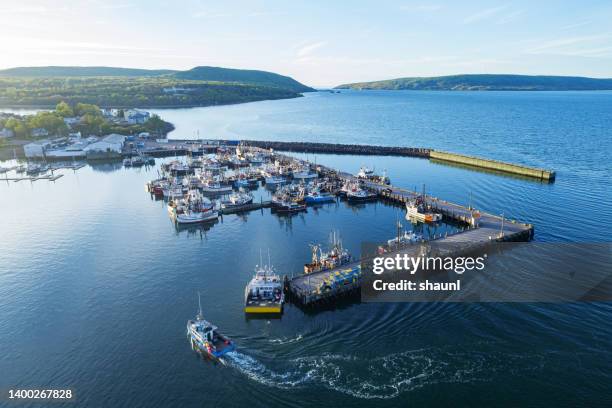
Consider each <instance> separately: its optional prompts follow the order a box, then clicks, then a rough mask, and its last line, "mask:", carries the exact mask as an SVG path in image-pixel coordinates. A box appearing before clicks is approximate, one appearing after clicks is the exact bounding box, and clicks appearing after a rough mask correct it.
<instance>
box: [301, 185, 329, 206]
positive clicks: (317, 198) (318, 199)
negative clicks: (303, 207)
mask: <svg viewBox="0 0 612 408" xmlns="http://www.w3.org/2000/svg"><path fill="white" fill-rule="evenodd" d="M335 200H336V197H334V196H333V195H332V194H330V193H323V192H321V191H320V190H319V189H318V188H317V189H313V190H311V191H309V192H308V194H306V195H305V196H304V201H306V203H307V204H320V203H331V202H334V201H335Z"/></svg>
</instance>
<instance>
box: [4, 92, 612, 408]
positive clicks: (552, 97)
mask: <svg viewBox="0 0 612 408" xmlns="http://www.w3.org/2000/svg"><path fill="white" fill-rule="evenodd" d="M160 114H161V115H162V117H164V118H165V119H167V120H170V121H171V122H173V123H175V125H176V126H177V129H176V131H175V132H174V133H173V134H172V135H171V137H177V138H178V137H184V138H193V137H194V135H197V134H198V130H199V136H200V137H203V138H215V137H220V138H253V139H270V140H304V139H306V140H313V141H336V142H339V143H343V142H344V143H377V144H385V145H407V146H424V147H433V148H440V149H445V150H450V151H455V152H462V153H470V154H476V155H482V156H485V157H490V158H496V159H501V160H510V161H515V162H520V163H525V164H529V165H536V166H542V167H548V168H552V169H554V170H556V171H557V180H556V182H555V183H553V184H543V183H540V182H534V181H530V180H525V179H520V178H514V177H507V176H500V175H495V174H490V173H483V172H479V171H474V170H469V169H464V168H457V167H454V166H448V165H441V164H435V163H432V162H429V161H427V160H423V159H409V158H390V157H383V158H379V157H351V156H330V155H317V156H316V160H317V162H319V163H325V164H330V165H333V166H334V167H339V168H342V169H344V170H349V171H356V170H357V169H358V167H359V166H360V165H361V164H367V165H370V166H375V167H376V169H377V170H382V169H387V171H388V173H389V175H390V177H391V179H392V181H393V182H394V183H395V184H398V185H402V186H405V187H414V186H415V185H416V186H417V188H419V189H420V188H421V184H423V183H425V185H426V188H427V190H428V192H430V193H431V194H434V195H437V196H439V197H441V198H444V199H448V200H452V201H457V202H462V203H467V202H468V197H469V195H470V191H471V192H472V197H473V198H472V200H473V204H474V205H476V206H477V207H478V208H481V209H484V210H487V211H490V212H495V213H502V212H503V213H504V214H505V215H506V216H507V217H509V218H516V219H520V220H522V221H527V222H532V223H534V224H535V228H536V236H535V239H536V240H538V241H542V242H573V241H580V242H593V241H595V242H609V241H610V231H611V230H612V228H611V227H612V221H610V220H611V216H612V210H611V208H612V198H611V196H610V187H609V186H610V162H611V160H610V152H611V151H612V137H611V134H610V132H611V126H610V123H612V121H611V119H612V93H607V92H593V93H590V92H584V93H572V92H567V93H566V92H555V93H552V92H551V93H512V92H506V93H484V92H483V93H445V92H431V93H426V92H424V93H420V92H343V93H341V94H329V93H317V94H310V95H308V96H306V97H304V98H299V99H293V100H285V101H270V102H257V103H250V104H243V105H234V106H225V107H214V108H198V109H182V110H165V111H161V112H160ZM309 158H310V159H311V160H315V157H314V156H313V155H309ZM159 162H160V161H159V160H158V164H159ZM2 165H7V163H2ZM61 172H62V173H63V174H65V175H64V177H62V178H61V179H59V180H58V181H57V182H55V183H49V182H47V181H37V182H34V183H29V182H28V183H24V182H20V183H13V182H2V183H0V197H1V198H2V200H1V201H0V214H2V215H1V216H0V221H1V222H0V232H1V235H0V317H1V319H0V350H2V353H1V354H0V372H1V373H2V374H1V375H0V389H4V388H6V387H16V386H18V387H28V386H29V387H41V386H44V387H58V388H60V387H72V388H74V390H75V393H76V395H77V399H76V406H86V407H107V406H125V407H157V406H184V407H190V406H193V407H201V406H206V407H208V406H221V407H243V406H247V405H248V406H253V407H264V406H265V407H270V406H295V407H303V406H322V405H323V404H329V405H340V404H341V405H344V406H383V407H395V406H398V407H399V406H402V407H403V406H407V405H415V406H432V405H433V406H435V405H453V406H483V405H485V406H523V405H530V406H550V405H555V406H576V405H586V406H609V405H610V404H612V397H611V396H612V386H611V385H610V384H612V374H611V371H610V367H611V366H612V352H611V350H612V340H611V339H612V327H611V326H612V324H611V323H610V322H611V318H612V306H611V305H610V304H606V303H599V304H584V303H571V304H372V303H370V304H360V303H355V302H343V303H341V304H340V305H338V307H337V308H335V309H329V310H322V311H320V312H318V313H314V312H310V311H304V310H301V309H299V308H297V307H294V306H292V305H288V307H287V310H286V312H285V314H284V316H283V318H282V319H281V320H247V319H245V317H244V315H243V313H242V307H241V306H242V299H243V291H244V285H245V284H246V282H247V280H248V279H249V278H250V276H251V274H252V268H253V267H254V265H255V264H256V263H257V262H258V259H259V251H260V249H263V250H264V251H266V250H267V249H268V248H269V249H270V254H271V258H272V262H273V263H274V265H275V266H276V268H277V270H278V271H279V272H281V273H287V274H291V273H296V272H299V271H300V270H301V269H302V265H303V263H304V262H306V261H307V260H308V258H309V252H310V249H309V247H308V244H309V243H312V242H325V241H326V240H327V236H328V234H329V232H330V231H331V230H332V229H336V230H338V231H339V232H340V234H341V235H342V237H343V240H344V242H345V244H346V246H347V247H348V248H349V249H350V250H351V251H353V252H354V253H358V251H359V248H360V243H361V242H362V241H377V240H384V239H388V238H390V237H392V236H393V234H394V232H393V224H394V222H395V220H396V219H397V218H398V217H400V216H401V215H402V214H401V211H400V210H399V209H398V208H394V207H390V206H386V205H384V204H381V203H371V204H367V205H365V206H360V207H352V206H348V205H346V204H345V203H338V204H331V205H326V206H323V207H321V208H319V209H309V211H308V213H305V214H301V215H298V216H294V217H290V218H286V217H278V216H276V215H272V214H270V213H269V211H268V210H264V211H256V212H252V213H249V214H247V215H241V216H238V215H231V216H225V217H223V219H222V220H220V221H219V223H217V224H216V225H212V226H210V227H208V228H194V229H186V230H177V229H175V227H174V226H173V225H172V224H171V222H170V220H169V218H168V216H167V212H166V210H165V208H164V204H163V202H161V201H155V200H152V199H151V197H150V196H149V194H147V193H146V192H145V191H144V183H145V182H146V181H148V180H150V179H153V178H156V177H157V174H156V169H155V168H152V169H145V168H142V169H124V168H122V167H121V165H120V164H117V165H95V166H93V167H92V166H88V167H85V168H83V169H80V170H78V171H76V172H73V171H71V170H62V171H61ZM257 194H258V195H261V196H262V197H266V194H268V193H267V192H266V191H265V190H263V189H262V190H261V191H258V192H257ZM423 232H426V233H436V231H423ZM530 261H531V262H536V260H530ZM197 290H202V292H203V295H204V296H203V299H202V300H203V302H202V303H203V308H204V311H205V314H206V316H207V317H208V318H209V319H210V320H211V321H213V322H214V323H216V324H217V325H219V326H220V327H221V328H222V329H223V331H224V332H225V333H227V334H228V335H229V336H231V337H232V338H234V339H235V340H236V342H237V344H238V349H239V350H238V352H237V353H236V354H234V355H233V356H232V357H231V358H230V359H229V361H228V366H219V365H214V364H211V363H208V362H206V361H203V360H202V359H200V358H198V356H197V355H195V354H194V353H193V352H192V350H191V349H190V347H189V344H188V342H187V340H186V337H185V335H184V325H185V322H186V320H187V319H188V318H190V317H192V316H193V314H194V313H195V309H196V295H195V293H196V291H197ZM2 404H4V402H0V405H2ZM33 406H40V405H33ZM71 406H75V405H71Z"/></svg>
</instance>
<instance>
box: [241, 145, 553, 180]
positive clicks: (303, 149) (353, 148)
mask: <svg viewBox="0 0 612 408" xmlns="http://www.w3.org/2000/svg"><path fill="white" fill-rule="evenodd" d="M241 143H242V144H245V145H249V146H254V147H259V148H262V149H274V150H279V151H288V152H299V153H323V154H351V155H370V156H405V157H421V158H427V159H434V160H441V161H446V162H452V163H456V164H462V165H465V166H469V167H477V168H481V169H488V170H494V171H498V172H502V173H508V174H514V175H519V176H524V177H532V178H536V179H539V180H545V181H553V180H554V179H555V172H554V171H552V170H546V169H539V168H535V167H529V166H523V165H518V164H512V163H505V162H501V161H497V160H490V159H483V158H479V157H473V156H466V155H461V154H456V153H449V152H444V151H438V150H434V149H429V148H425V147H396V146H377V145H353V144H338V143H312V142H276V141H263V140H248V141H247V140H245V141H242V142H241Z"/></svg>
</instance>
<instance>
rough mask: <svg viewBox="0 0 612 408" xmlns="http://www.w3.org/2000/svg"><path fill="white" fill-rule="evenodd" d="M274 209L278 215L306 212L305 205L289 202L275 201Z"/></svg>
mask: <svg viewBox="0 0 612 408" xmlns="http://www.w3.org/2000/svg"><path fill="white" fill-rule="evenodd" d="M273 204H275V206H274V208H275V209H276V211H277V212H279V213H297V212H300V211H306V204H300V203H298V202H295V201H291V200H282V201H277V202H276V203H273Z"/></svg>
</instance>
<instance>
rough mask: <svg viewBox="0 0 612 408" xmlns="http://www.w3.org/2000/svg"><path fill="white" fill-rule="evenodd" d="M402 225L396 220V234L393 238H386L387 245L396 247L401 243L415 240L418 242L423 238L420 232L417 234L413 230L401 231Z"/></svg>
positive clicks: (405, 243) (404, 243) (409, 242)
mask: <svg viewBox="0 0 612 408" xmlns="http://www.w3.org/2000/svg"><path fill="white" fill-rule="evenodd" d="M403 228H404V226H403V225H402V223H401V222H400V221H399V220H398V221H397V235H396V236H395V238H392V239H389V240H387V246H389V247H397V246H401V245H407V244H411V243H415V242H419V241H422V240H423V236H422V235H421V234H417V233H415V232H414V231H404V232H403V233H402V230H403Z"/></svg>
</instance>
